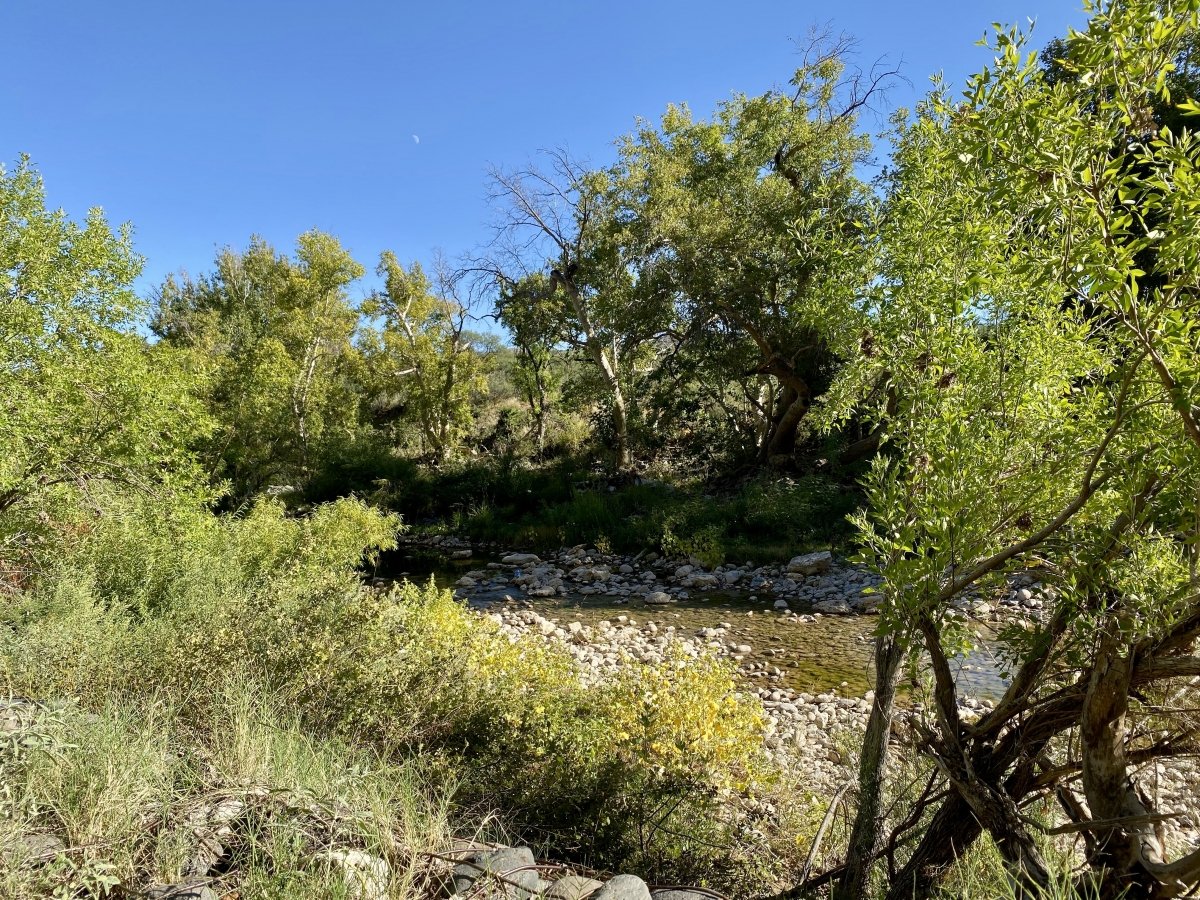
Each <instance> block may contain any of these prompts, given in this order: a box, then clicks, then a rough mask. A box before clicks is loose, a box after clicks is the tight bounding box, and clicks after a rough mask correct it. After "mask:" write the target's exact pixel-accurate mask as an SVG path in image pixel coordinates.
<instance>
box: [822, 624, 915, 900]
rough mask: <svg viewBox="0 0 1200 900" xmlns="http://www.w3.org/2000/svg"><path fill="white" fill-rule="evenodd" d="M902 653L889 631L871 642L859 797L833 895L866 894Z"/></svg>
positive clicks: (878, 842) (879, 828)
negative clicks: (871, 685) (870, 698)
mask: <svg viewBox="0 0 1200 900" xmlns="http://www.w3.org/2000/svg"><path fill="white" fill-rule="evenodd" d="M903 658H904V654H903V651H902V649H901V647H900V643H899V641H898V640H897V639H896V638H895V637H894V636H893V635H885V636H881V637H880V638H878V640H877V641H876V644H875V700H874V702H873V703H872V705H871V715H870V717H869V718H868V719H867V733H866V735H865V736H864V738H863V749H862V755H861V756H860V757H859V763H858V784H859V801H858V812H857V814H856V815H855V818H854V828H853V830H852V831H851V834H850V845H849V847H848V849H847V853H846V867H845V871H844V872H843V874H842V877H841V880H840V881H839V882H838V883H837V884H836V885H835V886H834V891H833V897H834V900H861V898H863V897H866V896H867V894H868V888H869V886H870V877H871V869H872V867H873V866H874V863H875V859H876V857H877V856H878V855H879V851H880V848H881V846H882V843H883V825H884V822H883V788H884V784H885V779H886V776H887V763H888V741H889V739H890V738H891V733H892V712H893V709H894V707H895V703H896V688H897V686H898V684H899V681H900V662H901V660H902V659H903Z"/></svg>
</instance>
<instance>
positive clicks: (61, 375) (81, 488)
mask: <svg viewBox="0 0 1200 900" xmlns="http://www.w3.org/2000/svg"><path fill="white" fill-rule="evenodd" d="M141 267H142V260H141V258H140V257H139V256H138V255H137V254H136V253H135V252H134V251H133V248H132V243H131V233H130V230H129V229H128V228H121V229H120V230H118V231H116V232H114V231H113V230H112V229H111V228H110V227H109V225H108V224H107V222H106V221H105V219H104V215H103V213H102V212H101V211H100V210H99V209H93V210H92V211H91V212H90V213H89V214H88V216H87V219H86V221H85V222H83V223H77V222H74V221H72V220H71V219H70V218H69V217H68V216H67V215H66V213H64V212H62V211H52V210H48V209H47V208H46V205H45V190H44V187H43V184H42V179H41V177H40V176H39V174H38V173H37V171H36V170H35V169H34V168H33V166H32V165H31V164H30V162H29V160H28V159H22V160H20V161H19V162H18V163H17V165H16V166H15V167H14V168H13V169H12V170H11V171H5V169H4V168H3V167H0V561H3V563H2V564H3V565H4V567H5V568H6V569H8V570H9V574H10V575H11V574H13V573H12V567H13V566H17V565H18V563H17V562H16V561H15V560H16V558H17V557H19V556H22V554H23V550H22V547H25V548H26V549H27V548H28V541H27V540H26V539H27V538H29V536H30V530H29V529H30V528H32V527H35V526H36V520H38V519H40V520H41V521H42V522H43V524H44V523H45V521H46V520H47V518H48V517H50V518H52V517H53V516H54V515H55V508H56V506H57V505H58V504H57V502H56V500H65V501H66V502H68V504H70V505H76V504H78V503H80V502H82V503H84V504H86V505H95V502H96V501H95V498H94V497H93V493H94V492H95V491H96V490H97V487H98V485H101V484H105V483H107V484H112V485H117V486H118V487H119V488H120V489H122V490H134V491H156V492H157V491H168V490H189V491H190V490H193V489H194V488H195V487H196V484H197V479H196V476H197V468H196V466H195V464H194V461H193V460H192V459H191V456H190V454H189V453H188V450H187V444H188V442H189V441H190V440H193V439H195V438H197V437H199V436H200V435H202V434H203V432H204V428H205V421H204V415H203V411H202V410H201V409H199V408H198V406H197V405H196V404H195V403H194V402H193V401H192V400H191V398H190V395H189V393H188V389H189V387H190V380H189V378H188V377H187V374H186V372H185V371H184V369H183V368H182V367H181V366H180V365H179V363H178V360H177V359H176V358H175V354H173V353H171V352H170V351H169V350H167V349H166V348H158V347H150V346H148V345H147V344H146V342H145V340H144V339H143V338H142V337H141V336H140V335H139V334H138V333H137V330H136V328H137V326H138V324H139V323H140V322H141V321H142V317H143V315H144V312H145V310H144V308H143V304H142V303H141V302H140V301H139V300H138V298H137V296H136V295H135V294H134V292H133V289H132V283H133V281H134V279H135V278H136V277H137V275H138V273H139V272H140V271H141Z"/></svg>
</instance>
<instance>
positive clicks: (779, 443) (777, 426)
mask: <svg viewBox="0 0 1200 900" xmlns="http://www.w3.org/2000/svg"><path fill="white" fill-rule="evenodd" d="M779 410H780V412H779V415H778V417H777V418H776V420H775V422H773V423H772V426H771V435H770V437H769V438H768V440H767V460H768V461H771V460H774V459H776V458H778V457H785V456H786V457H791V455H792V452H793V451H794V450H795V449H796V432H797V431H798V430H799V428H800V421H801V420H802V419H803V418H804V416H805V415H806V414H807V413H808V395H807V394H804V393H801V392H799V391H797V390H796V388H795V387H794V386H792V385H791V384H785V385H784V388H783V397H782V399H781V400H780V403H779Z"/></svg>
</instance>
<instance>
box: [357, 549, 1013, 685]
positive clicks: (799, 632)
mask: <svg viewBox="0 0 1200 900" xmlns="http://www.w3.org/2000/svg"><path fill="white" fill-rule="evenodd" d="M491 561H493V558H492V557H487V556H475V557H473V558H472V559H464V560H451V559H447V558H445V557H442V556H439V555H437V554H435V553H429V552H422V551H417V552H412V553H407V554H404V555H398V554H395V555H391V556H390V558H389V559H388V561H387V565H386V567H385V568H384V569H382V570H381V571H380V573H379V574H380V575H386V577H389V578H397V579H400V578H407V579H409V580H412V581H427V580H428V579H429V577H430V576H432V577H433V579H434V581H435V582H436V583H437V585H438V586H439V587H443V588H447V589H450V590H454V591H455V592H456V593H457V594H458V596H460V597H462V598H464V599H466V600H467V601H468V602H469V603H470V604H471V605H472V606H474V607H477V608H481V609H482V608H487V607H490V606H492V605H493V604H501V603H505V602H506V601H505V598H506V596H507V597H512V598H513V602H519V603H520V604H521V605H522V606H528V607H530V608H532V609H534V610H536V611H537V612H538V613H539V614H540V615H542V616H544V617H546V618H548V619H551V620H554V621H557V622H558V623H559V624H561V625H566V624H567V623H569V622H572V621H579V622H583V623H584V624H586V625H595V624H596V623H597V622H600V621H601V620H604V619H607V620H608V621H610V622H614V623H615V622H616V620H617V617H618V616H626V617H628V619H629V621H630V623H637V624H638V625H646V624H649V623H651V622H653V623H654V624H655V625H656V626H657V627H658V628H659V630H660V631H662V630H665V629H666V628H668V627H669V626H674V628H675V632H676V633H677V634H678V635H680V636H681V637H694V636H695V635H696V632H697V631H698V630H699V629H701V628H714V627H717V626H721V625H727V626H728V628H727V631H726V634H725V636H724V638H723V641H724V642H725V643H727V644H729V643H732V644H746V645H749V646H750V648H751V652H750V653H748V654H746V655H745V658H744V660H743V665H745V664H746V663H754V664H756V665H755V666H754V668H756V669H759V670H763V669H765V670H768V671H770V670H771V667H774V668H776V669H778V670H779V673H780V674H779V675H778V676H776V677H775V678H771V679H769V680H764V679H762V678H754V679H753V680H754V681H755V682H758V683H760V686H763V687H780V686H783V687H789V688H792V689H793V690H796V691H800V692H808V693H820V692H823V691H830V690H832V691H836V692H838V693H840V694H842V695H844V696H862V695H863V693H864V692H866V691H867V690H869V689H870V688H871V687H872V683H873V680H874V678H873V672H872V669H873V667H872V663H871V656H872V649H873V640H872V633H873V631H874V628H875V625H876V623H877V621H878V620H877V619H876V618H875V617H874V616H838V615H820V614H819V613H818V614H817V617H816V619H815V621H799V620H798V619H797V618H795V617H791V616H786V615H781V614H780V613H778V612H776V611H775V609H774V598H773V597H771V596H770V595H764V596H761V597H758V598H757V599H755V600H751V599H750V598H751V596H752V594H751V593H750V592H749V591H698V592H696V594H697V595H696V596H693V597H691V598H689V599H687V600H680V601H679V602H677V603H672V604H670V605H669V606H646V605H645V604H643V603H641V602H640V601H636V600H634V601H631V602H630V601H626V602H616V601H617V600H618V598H614V597H606V596H604V595H603V594H600V595H596V594H593V595H581V594H573V593H570V592H566V593H564V594H563V595H562V596H561V597H526V596H525V594H524V593H523V592H522V591H521V590H520V589H519V588H517V587H515V586H508V587H505V588H503V589H500V590H496V589H490V588H483V589H469V590H464V589H463V588H456V587H455V582H456V581H457V580H458V579H459V578H460V577H462V575H463V574H465V573H466V572H468V571H470V570H473V569H483V568H486V566H487V564H488V562H491ZM794 609H795V610H796V612H807V611H808V610H807V609H805V608H804V607H803V606H802V605H794ZM952 665H953V666H954V668H955V670H956V677H957V679H958V683H959V686H960V688H961V690H962V691H963V692H964V693H966V694H970V695H972V696H975V697H978V698H980V699H995V698H997V697H999V695H1000V694H1001V693H1002V692H1003V690H1004V680H1003V678H1002V677H1001V675H1000V672H1001V668H1000V663H999V660H998V659H996V657H995V654H994V650H993V648H992V646H991V645H989V643H988V642H987V640H986V636H985V640H984V641H983V643H982V645H981V646H980V647H979V648H977V649H976V650H974V651H972V652H971V653H970V654H968V655H967V656H965V657H958V658H956V659H955V660H953V661H952Z"/></svg>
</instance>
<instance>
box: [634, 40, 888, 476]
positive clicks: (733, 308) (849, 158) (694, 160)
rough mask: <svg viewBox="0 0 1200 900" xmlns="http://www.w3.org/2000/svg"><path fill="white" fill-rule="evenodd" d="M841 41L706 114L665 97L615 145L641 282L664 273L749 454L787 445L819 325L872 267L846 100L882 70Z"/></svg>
mask: <svg viewBox="0 0 1200 900" xmlns="http://www.w3.org/2000/svg"><path fill="white" fill-rule="evenodd" d="M844 52H845V47H844V45H842V44H841V43H838V42H833V43H831V42H829V41H820V40H818V41H816V42H814V44H813V49H812V51H811V52H810V54H809V59H808V61H807V62H806V64H805V65H804V66H802V67H801V68H799V69H798V70H797V71H796V72H795V74H794V76H793V78H792V80H791V89H790V90H788V91H782V90H771V91H768V92H766V93H764V94H761V95H759V96H755V97H747V96H745V95H738V96H736V97H734V98H733V99H732V100H730V101H728V102H725V103H722V104H721V105H720V106H719V107H718V108H717V110H716V112H715V113H714V115H713V116H712V118H711V119H710V120H703V119H697V118H696V117H695V116H693V114H692V113H691V111H690V110H689V109H688V108H687V107H677V106H672V107H670V108H669V109H668V110H667V112H666V114H665V115H664V116H663V118H662V121H661V123H660V124H659V125H658V126H651V125H649V124H643V125H642V126H641V127H640V128H639V129H638V130H637V131H636V132H635V133H634V134H633V135H630V136H628V137H626V138H625V139H624V140H623V141H622V142H621V144H620V152H621V162H620V164H619V166H618V167H617V170H616V171H617V172H618V175H617V176H616V180H617V183H618V193H619V197H620V200H619V203H620V212H619V213H618V219H619V220H620V221H621V222H622V223H623V237H622V240H623V243H625V244H626V245H627V246H628V248H629V249H628V251H627V252H628V253H629V254H630V256H631V257H632V258H634V259H636V260H637V261H638V265H639V280H640V281H657V282H658V283H660V284H661V285H663V288H662V290H663V291H664V292H666V293H667V294H669V295H670V296H672V297H673V299H674V302H675V304H676V305H677V307H678V308H679V309H680V310H681V316H682V318H683V320H684V323H685V324H684V325H683V326H682V330H683V331H684V333H685V334H686V335H688V337H689V339H690V340H692V341H693V343H695V344H696V345H697V346H702V347H703V348H704V352H703V353H702V354H701V355H699V356H697V357H696V358H695V359H694V360H693V361H692V365H691V370H692V371H693V372H694V373H695V374H696V377H697V378H698V379H699V381H700V382H701V383H703V384H705V385H706V386H707V387H708V390H709V393H710V396H711V397H712V398H713V401H714V403H715V404H716V405H717V406H719V407H720V411H719V413H718V415H721V417H722V418H724V415H722V414H728V413H729V412H731V408H730V404H731V403H738V404H739V405H740V406H741V409H742V415H749V416H752V417H755V418H757V419H759V420H760V423H761V424H760V425H758V426H756V427H753V428H748V429H745V430H746V431H747V432H748V433H751V434H756V435H757V436H758V437H759V440H758V446H757V448H756V449H757V452H758V455H759V457H760V459H762V460H763V461H766V460H768V459H772V460H775V461H778V462H783V461H786V460H787V459H788V458H789V457H790V455H791V454H792V452H793V450H794V448H795V446H796V441H797V436H798V434H799V433H800V426H801V423H802V421H803V419H804V417H805V416H806V415H807V414H808V411H809V409H810V408H811V405H812V402H813V399H814V398H815V397H816V396H818V395H820V393H822V392H823V390H824V389H825V387H826V386H827V384H828V382H829V378H830V376H831V375H832V373H833V371H834V369H835V360H834V359H833V357H832V355H831V353H830V350H829V335H828V334H827V333H826V332H827V331H828V329H829V327H830V325H831V324H832V323H840V322H844V321H845V320H846V318H847V317H846V315H845V313H844V310H845V309H846V308H848V307H849V306H850V305H851V304H853V303H854V301H855V300H856V299H857V297H858V295H859V293H860V291H861V290H862V288H863V286H864V285H865V284H866V283H867V282H869V280H870V278H871V276H872V274H873V269H872V268H871V265H872V250H873V246H872V242H871V241H870V240H869V232H868V230H867V229H866V228H864V223H867V222H869V221H870V219H871V217H872V215H873V207H874V201H873V195H872V193H871V191H870V190H869V188H868V186H867V185H865V184H864V183H862V182H861V181H860V180H859V179H858V178H857V177H856V175H855V169H856V167H857V166H858V165H859V164H860V163H862V162H863V161H864V160H865V158H866V155H867V153H868V152H869V148H870V145H869V141H868V139H867V138H866V137H865V136H864V135H862V134H861V133H860V132H859V131H858V121H857V114H858V111H859V110H860V109H862V108H863V107H864V106H865V105H866V104H867V103H868V102H870V100H871V98H872V97H873V96H874V95H875V94H876V92H877V91H878V89H879V87H880V85H881V84H883V83H884V82H885V81H886V79H887V78H888V77H889V75H890V73H887V72H882V71H877V72H876V73H874V75H873V76H870V77H867V76H863V75H861V74H854V73H850V72H848V71H847V69H846V67H845V65H844V62H843V56H844ZM702 335H703V336H705V337H707V338H708V339H706V340H699V339H698V338H700V337H701V336H702ZM713 350H717V351H718V352H715V353H714V352H712V351H713ZM705 364H708V367H709V371H708V372H707V373H705V372H704V371H703V369H704V367H705ZM685 370H686V367H685ZM732 385H736V388H735V390H734V391H733V392H732V393H731V392H730V391H729V390H728V389H729V387H730V386H732ZM764 387H765V388H767V389H766V390H764V389H763V388H764ZM672 391H674V388H672ZM739 395H740V396H739Z"/></svg>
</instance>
